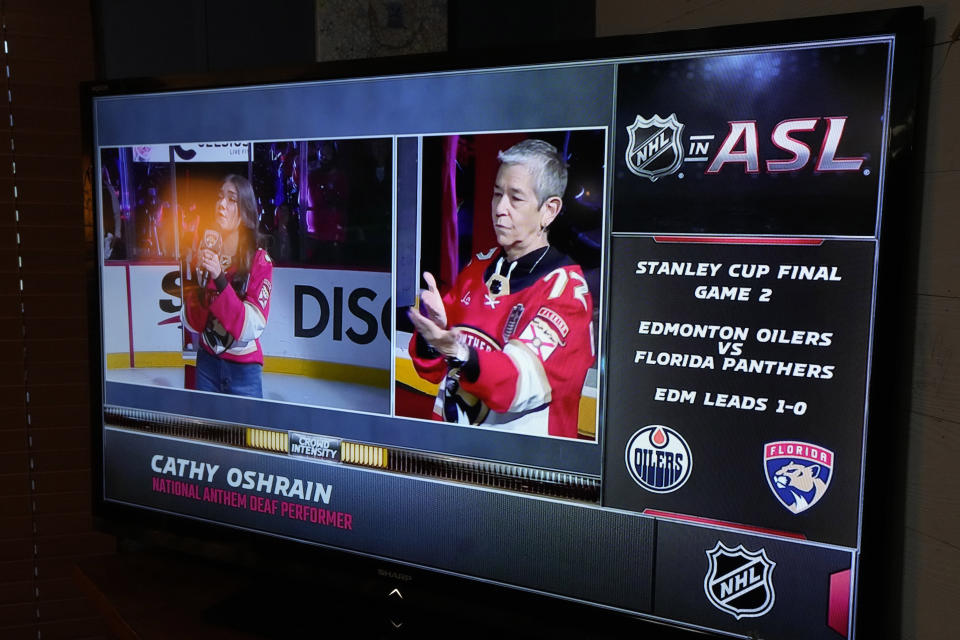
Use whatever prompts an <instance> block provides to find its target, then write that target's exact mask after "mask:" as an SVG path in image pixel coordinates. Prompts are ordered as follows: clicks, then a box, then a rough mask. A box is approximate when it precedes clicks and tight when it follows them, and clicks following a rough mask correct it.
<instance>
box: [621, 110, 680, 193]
mask: <svg viewBox="0 0 960 640" xmlns="http://www.w3.org/2000/svg"><path fill="white" fill-rule="evenodd" d="M627 133H628V134H629V135H630V140H629V141H628V142H627V155H626V160H627V168H628V169H630V171H631V172H632V173H634V174H636V175H638V176H640V177H641V178H649V179H650V181H651V182H656V181H657V179H658V178H660V177H663V176H667V175H670V174H671V173H674V172H676V170H677V169H679V168H680V165H681V163H683V145H682V143H681V141H680V134H681V133H683V125H682V124H681V123H680V122H678V121H677V114H675V113H671V114H670V116H669V117H667V118H661V117H660V116H659V115H654V116H653V118H650V119H647V118H641V117H640V116H639V115H638V116H637V119H636V120H634V121H633V124H632V125H630V126H629V127H627Z"/></svg>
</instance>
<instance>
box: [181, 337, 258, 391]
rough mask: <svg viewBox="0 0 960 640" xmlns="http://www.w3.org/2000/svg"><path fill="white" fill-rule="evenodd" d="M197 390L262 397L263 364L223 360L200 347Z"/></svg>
mask: <svg viewBox="0 0 960 640" xmlns="http://www.w3.org/2000/svg"><path fill="white" fill-rule="evenodd" d="M197 391H216V392H217V393H229V394H231V395H235V396H249V397H251V398H262V397H263V365H261V364H257V363H256V362H230V361H229V360H223V359H222V358H218V357H217V356H215V355H211V354H209V353H207V350H206V349H204V348H202V347H201V348H200V351H199V352H198V353H197Z"/></svg>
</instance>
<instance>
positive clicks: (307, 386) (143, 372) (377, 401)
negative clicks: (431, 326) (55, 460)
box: [107, 367, 390, 414]
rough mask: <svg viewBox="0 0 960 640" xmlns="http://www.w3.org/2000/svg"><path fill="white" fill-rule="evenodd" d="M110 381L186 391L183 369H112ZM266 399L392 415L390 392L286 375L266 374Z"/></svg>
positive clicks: (357, 385)
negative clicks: (184, 389)
mask: <svg viewBox="0 0 960 640" xmlns="http://www.w3.org/2000/svg"><path fill="white" fill-rule="evenodd" d="M107 380H108V381H110V382H126V383H130V384H143V385H149V386H154V387H171V388H174V389H183V369H182V368H172V367H164V368H136V369H110V370H109V371H107ZM263 398H264V400H276V401H279V402H291V403H295V404H305V405H312V406H317V407H328V408H331V409H352V410H360V411H369V412H373V413H384V414H389V413H390V390H389V389H381V388H378V387H368V386H366V385H362V384H352V383H349V382H338V381H336V380H324V379H320V378H307V377H304V376H294V375H289V374H284V373H264V374H263Z"/></svg>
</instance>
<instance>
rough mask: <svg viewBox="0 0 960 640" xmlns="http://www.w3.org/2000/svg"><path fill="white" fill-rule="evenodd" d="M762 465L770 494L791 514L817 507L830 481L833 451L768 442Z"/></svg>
mask: <svg viewBox="0 0 960 640" xmlns="http://www.w3.org/2000/svg"><path fill="white" fill-rule="evenodd" d="M763 464H764V469H765V471H766V474H767V484H768V485H770V490H771V491H772V492H773V495H774V496H776V498H777V500H779V501H780V504H782V505H783V506H784V507H785V508H786V509H787V510H788V511H789V512H790V513H794V514H796V513H801V512H803V511H806V510H807V509H809V508H810V507H812V506H813V505H815V504H817V502H819V501H820V499H821V498H822V497H823V496H824V494H825V493H826V492H827V489H828V488H829V487H830V480H831V479H832V478H833V452H832V451H830V450H829V449H825V448H823V447H821V446H819V445H815V444H810V443H808V442H794V441H782V442H769V443H767V444H765V445H764V446H763Z"/></svg>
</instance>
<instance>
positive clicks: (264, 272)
mask: <svg viewBox="0 0 960 640" xmlns="http://www.w3.org/2000/svg"><path fill="white" fill-rule="evenodd" d="M235 271H236V268H233V269H228V270H227V272H226V276H227V280H228V281H229V280H230V279H231V277H232V276H233V274H234V272H235ZM272 280H273V262H272V260H271V259H270V255H269V254H268V253H267V252H266V251H264V250H263V249H258V250H257V253H256V254H255V255H254V257H253V263H252V264H251V265H250V273H249V274H248V276H247V284H246V287H245V290H244V295H243V298H241V297H240V296H239V295H237V292H236V291H235V290H234V288H233V287H232V286H230V285H229V284H228V285H227V287H226V288H225V289H224V290H223V291H222V292H221V293H219V294H218V293H217V285H216V284H215V283H214V281H213V279H210V280H208V282H207V286H206V289H205V290H204V291H201V290H200V289H199V288H198V287H189V288H188V287H184V305H183V320H184V324H185V326H186V327H187V329H189V330H190V331H193V332H194V333H199V334H200V336H201V340H200V342H201V343H202V344H203V348H204V349H206V350H207V351H208V352H210V353H212V354H214V355H216V356H219V357H221V358H223V359H225V360H230V361H232V362H256V363H258V364H263V349H262V348H261V347H260V334H262V333H263V330H264V329H265V328H266V326H267V317H268V316H269V315H270V295H271V293H272V291H273V282H272Z"/></svg>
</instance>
